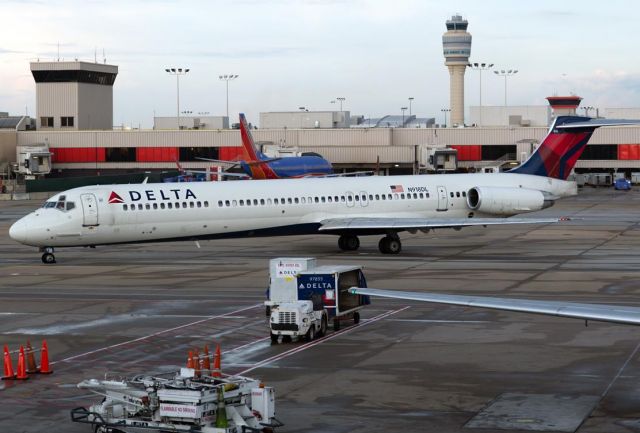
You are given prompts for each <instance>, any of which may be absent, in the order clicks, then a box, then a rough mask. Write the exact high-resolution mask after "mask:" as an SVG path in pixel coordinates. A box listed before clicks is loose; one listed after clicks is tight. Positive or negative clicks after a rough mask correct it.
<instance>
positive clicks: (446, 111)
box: [440, 108, 451, 128]
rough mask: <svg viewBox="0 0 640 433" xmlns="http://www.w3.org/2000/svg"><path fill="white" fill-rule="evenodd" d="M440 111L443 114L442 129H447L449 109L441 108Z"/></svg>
mask: <svg viewBox="0 0 640 433" xmlns="http://www.w3.org/2000/svg"><path fill="white" fill-rule="evenodd" d="M440 111H442V112H443V113H444V127H445V128H446V127H447V113H449V112H451V108H441V109H440Z"/></svg>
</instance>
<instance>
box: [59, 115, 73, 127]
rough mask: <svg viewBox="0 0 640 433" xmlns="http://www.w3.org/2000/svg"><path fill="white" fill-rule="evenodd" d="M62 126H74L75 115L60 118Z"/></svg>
mask: <svg viewBox="0 0 640 433" xmlns="http://www.w3.org/2000/svg"><path fill="white" fill-rule="evenodd" d="M60 126H63V127H64V126H66V127H70V126H73V116H68V117H67V116H63V117H61V118H60Z"/></svg>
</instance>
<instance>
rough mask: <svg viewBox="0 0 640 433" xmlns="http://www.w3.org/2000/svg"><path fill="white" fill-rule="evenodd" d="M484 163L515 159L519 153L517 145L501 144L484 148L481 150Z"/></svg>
mask: <svg viewBox="0 0 640 433" xmlns="http://www.w3.org/2000/svg"><path fill="white" fill-rule="evenodd" d="M481 149H482V150H481V153H482V156H481V158H482V160H483V161H496V160H498V159H515V155H516V152H517V149H516V145H515V144H500V145H489V146H482V148H481Z"/></svg>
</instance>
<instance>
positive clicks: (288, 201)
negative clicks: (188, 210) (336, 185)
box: [218, 192, 429, 207]
mask: <svg viewBox="0 0 640 433" xmlns="http://www.w3.org/2000/svg"><path fill="white" fill-rule="evenodd" d="M425 198H429V193H428V192H420V193H417V192H414V193H406V194H405V193H393V194H369V195H367V194H347V195H333V196H331V195H329V196H315V197H309V196H307V197H276V198H268V199H264V198H262V199H256V198H254V199H239V200H218V207H239V206H247V207H248V206H272V205H296V204H315V203H352V202H354V201H355V202H360V201H363V202H364V201H367V200H369V201H386V200H419V199H425Z"/></svg>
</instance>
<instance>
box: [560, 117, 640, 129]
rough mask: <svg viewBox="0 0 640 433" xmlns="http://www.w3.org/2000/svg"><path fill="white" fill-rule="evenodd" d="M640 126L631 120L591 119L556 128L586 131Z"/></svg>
mask: <svg viewBox="0 0 640 433" xmlns="http://www.w3.org/2000/svg"><path fill="white" fill-rule="evenodd" d="M633 125H636V126H637V125H640V120H631V119H589V120H587V121H584V122H573V123H565V124H564V125H558V126H556V129H565V130H572V129H585V128H593V129H595V128H600V127H602V126H633Z"/></svg>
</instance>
